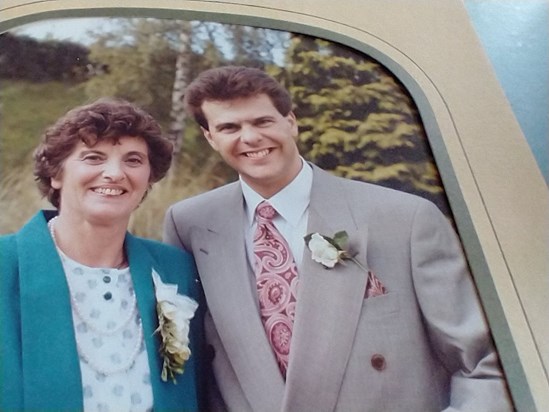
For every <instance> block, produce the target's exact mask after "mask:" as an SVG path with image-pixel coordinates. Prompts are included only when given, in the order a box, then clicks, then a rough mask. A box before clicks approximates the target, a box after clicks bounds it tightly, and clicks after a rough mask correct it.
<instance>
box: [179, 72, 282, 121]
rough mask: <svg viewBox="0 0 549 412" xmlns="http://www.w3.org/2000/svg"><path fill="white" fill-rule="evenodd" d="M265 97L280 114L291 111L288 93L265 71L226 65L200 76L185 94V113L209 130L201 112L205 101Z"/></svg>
mask: <svg viewBox="0 0 549 412" xmlns="http://www.w3.org/2000/svg"><path fill="white" fill-rule="evenodd" d="M259 94H266V95H267V96H269V98H270V99H271V102H272V103H273V105H274V107H275V108H276V109H277V110H278V111H279V112H280V114H281V115H283V116H286V115H287V114H288V113H290V111H291V110H292V98H291V97H290V94H289V93H288V91H287V90H286V89H285V88H284V86H282V85H281V84H280V83H279V82H277V81H276V80H275V79H274V78H273V77H271V76H269V75H268V74H267V73H265V72H264V71H263V70H260V69H256V68H252V67H245V66H223V67H217V68H213V69H209V70H206V71H204V72H202V73H200V74H199V75H198V77H197V78H196V79H194V80H193V81H192V82H191V84H190V85H189V86H188V87H187V89H186V91H185V98H184V104H185V110H186V111H187V113H189V114H190V115H191V116H193V117H194V119H195V120H196V121H197V123H198V124H199V125H200V126H202V127H203V128H204V129H206V130H208V122H207V120H206V117H205V116H204V112H203V111H202V104H203V103H204V101H226V100H234V99H238V98H243V97H252V96H257V95H259Z"/></svg>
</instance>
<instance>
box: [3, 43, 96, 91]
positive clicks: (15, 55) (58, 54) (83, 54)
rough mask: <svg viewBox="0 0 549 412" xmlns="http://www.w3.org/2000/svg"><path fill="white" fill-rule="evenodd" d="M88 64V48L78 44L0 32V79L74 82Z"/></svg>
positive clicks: (84, 75) (85, 71)
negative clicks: (40, 40)
mask: <svg viewBox="0 0 549 412" xmlns="http://www.w3.org/2000/svg"><path fill="white" fill-rule="evenodd" d="M88 63H89V61H88V49H87V48H86V47H85V46H82V45H80V44H77V43H72V42H67V41H62V42H61V41H54V40H49V41H45V42H39V41H37V40H34V39H31V38H30V37H25V36H14V35H13V34H10V33H0V79H12V80H22V79H25V80H30V81H35V82H44V81H52V80H53V81H55V80H64V81H77V82H78V81H83V80H85V78H86V76H87V65H88Z"/></svg>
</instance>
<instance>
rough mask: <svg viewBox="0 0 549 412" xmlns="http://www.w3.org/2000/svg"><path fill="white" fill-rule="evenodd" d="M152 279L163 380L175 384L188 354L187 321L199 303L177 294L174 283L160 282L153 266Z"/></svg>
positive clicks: (156, 331) (189, 354)
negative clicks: (176, 375) (162, 360)
mask: <svg viewBox="0 0 549 412" xmlns="http://www.w3.org/2000/svg"><path fill="white" fill-rule="evenodd" d="M152 276H153V282H154V287H155V295H156V312H157V314H158V329H156V330H155V333H160V336H161V338H162V344H161V345H160V354H161V355H162V357H163V358H164V363H163V366H162V375H161V376H162V380H163V381H164V382H166V381H167V380H168V378H170V379H171V380H172V381H173V382H174V383H177V381H176V379H175V374H182V373H183V371H184V365H185V362H186V361H187V360H188V359H189V357H190V356H191V351H190V349H189V326H190V325H189V324H190V321H191V319H192V318H193V317H194V313H195V311H196V309H197V308H198V303H197V302H195V301H194V300H193V299H191V298H190V297H188V296H185V295H181V294H179V293H177V285H175V284H169V283H163V282H162V279H161V278H160V275H158V273H156V271H155V270H154V269H153V272H152Z"/></svg>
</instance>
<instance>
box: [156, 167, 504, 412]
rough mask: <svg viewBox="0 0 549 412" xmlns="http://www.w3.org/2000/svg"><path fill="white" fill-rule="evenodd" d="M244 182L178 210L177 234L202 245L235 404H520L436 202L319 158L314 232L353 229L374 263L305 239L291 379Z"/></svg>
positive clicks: (211, 334) (310, 407)
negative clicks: (330, 255) (247, 233)
mask: <svg viewBox="0 0 549 412" xmlns="http://www.w3.org/2000/svg"><path fill="white" fill-rule="evenodd" d="M244 218H245V216H244V205H243V196H242V192H241V189H240V184H239V183H238V182H235V183H232V184H229V185H226V186H224V187H221V188H219V189H216V190H213V191H210V192H208V193H205V194H202V195H199V196H197V197H194V198H191V199H187V200H184V201H181V202H179V203H177V204H175V205H173V206H172V207H171V208H170V209H169V210H168V212H167V215H166V221H165V240H166V241H167V242H169V243H171V244H174V245H177V246H180V247H183V248H185V249H187V250H188V251H191V252H192V253H193V254H194V256H195V259H196V263H197V266H198V271H199V275H200V278H201V281H202V284H203V287H204V292H205V295H206V300H207V303H208V308H209V316H207V317H206V321H205V322H206V333H207V338H208V340H209V343H210V344H211V345H212V346H213V348H214V351H215V355H214V359H213V370H214V374H215V377H216V380H217V384H218V386H219V390H220V393H221V395H222V397H223V400H224V402H225V404H226V405H227V408H228V409H229V410H232V411H238V412H244V411H257V412H263V411H265V412H270V411H272V412H277V411H296V412H305V411H315V412H319V411H345V412H349V411H351V412H352V411H376V412H379V411H390V412H395V411H406V412H411V411H418V412H425V411H440V410H444V409H446V410H448V411H457V410H459V411H475V412H479V411H483V412H486V411H507V410H511V409H512V408H511V406H510V401H509V397H508V395H507V391H506V385H505V381H504V379H503V377H502V372H501V370H500V368H499V364H498V360H497V355H496V353H495V351H494V348H493V346H492V343H491V338H490V335H489V332H488V330H487V326H486V323H485V320H484V317H483V315H482V310H481V307H480V305H479V301H478V298H477V295H476V291H475V287H474V285H473V283H472V280H471V278H470V275H469V273H468V270H467V265H466V262H465V259H464V257H463V255H462V251H461V247H460V244H459V242H458V240H457V237H456V236H455V233H454V232H453V230H452V229H451V226H450V225H449V224H448V222H447V221H446V218H445V217H444V216H443V215H442V213H440V211H439V210H438V209H437V207H436V206H434V205H433V204H432V203H430V202H428V201H426V200H424V199H421V198H419V197H417V196H413V195H409V194H405V193H402V192H398V191H395V190H391V189H386V188H382V187H379V186H375V185H370V184H365V183H361V182H354V181H351V180H347V179H341V178H337V177H334V176H332V175H330V174H329V173H326V172H324V171H322V170H320V169H318V168H316V167H314V175H313V187H312V191H311V202H310V206H309V221H308V233H310V232H319V233H321V234H325V235H328V236H331V235H333V234H334V233H335V232H337V231H340V230H346V231H347V233H348V234H349V238H350V246H351V247H352V249H353V251H354V252H357V255H356V258H357V259H358V260H360V261H361V262H362V263H363V264H367V265H368V267H369V268H370V269H371V270H372V271H373V272H374V273H375V275H376V276H377V277H378V278H379V279H380V280H381V282H382V283H383V284H384V286H385V287H386V289H387V294H386V295H383V296H378V297H373V298H368V299H364V293H365V288H366V283H367V282H366V279H367V274H366V273H364V271H363V270H361V269H360V268H359V267H358V266H357V265H355V264H352V263H348V264H346V265H342V264H340V265H337V266H336V267H335V268H334V269H331V270H326V269H324V268H323V267H321V265H319V264H318V263H315V262H313V261H312V259H311V258H310V252H309V251H308V249H307V248H305V252H304V256H303V262H302V265H301V268H300V271H299V279H300V283H299V291H298V297H297V308H296V316H295V325H294V331H293V337H292V347H291V351H290V362H289V367H288V371H287V379H286V382H284V380H283V378H282V376H281V374H280V372H279V370H278V368H277V364H276V361H275V358H274V356H273V353H272V350H271V348H270V346H269V343H268V340H267V337H266V335H265V332H264V329H263V326H262V323H261V319H260V316H259V311H258V304H257V297H256V292H255V286H254V279H253V278H254V275H253V271H252V268H251V267H250V265H249V263H248V260H247V258H246V251H245V241H244V228H243V227H244V226H243V225H244Z"/></svg>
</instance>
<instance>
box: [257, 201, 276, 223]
mask: <svg viewBox="0 0 549 412" xmlns="http://www.w3.org/2000/svg"><path fill="white" fill-rule="evenodd" d="M255 215H256V216H257V220H258V221H268V222H270V221H272V220H273V219H274V217H275V216H276V215H277V211H276V210H275V208H274V207H272V206H271V205H270V204H269V203H268V202H265V201H263V202H261V203H260V204H259V205H257V208H256V209H255Z"/></svg>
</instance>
